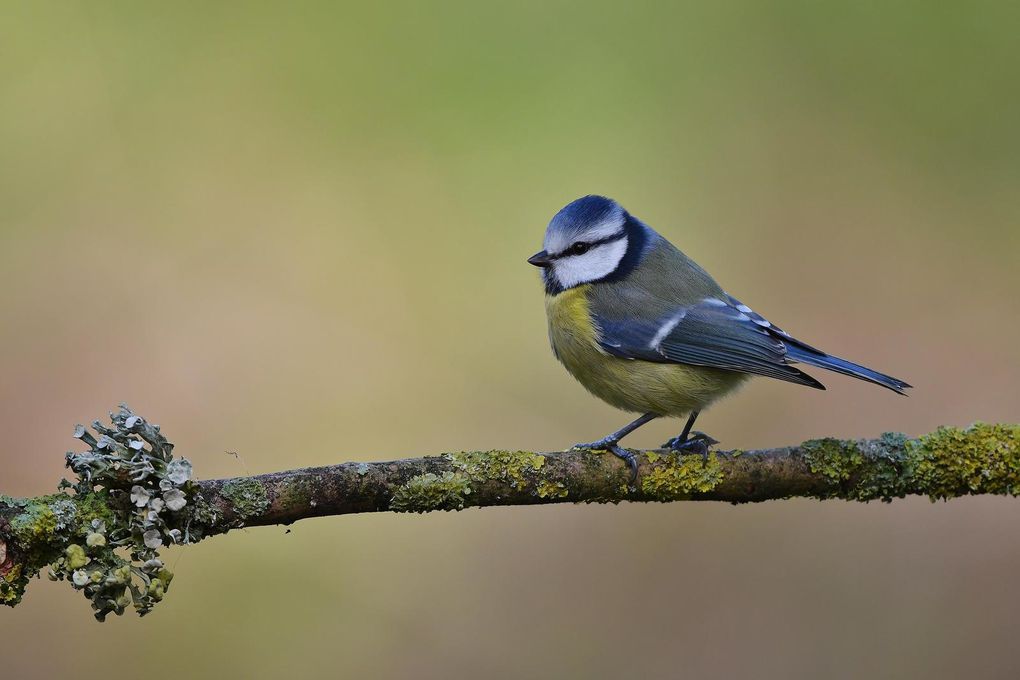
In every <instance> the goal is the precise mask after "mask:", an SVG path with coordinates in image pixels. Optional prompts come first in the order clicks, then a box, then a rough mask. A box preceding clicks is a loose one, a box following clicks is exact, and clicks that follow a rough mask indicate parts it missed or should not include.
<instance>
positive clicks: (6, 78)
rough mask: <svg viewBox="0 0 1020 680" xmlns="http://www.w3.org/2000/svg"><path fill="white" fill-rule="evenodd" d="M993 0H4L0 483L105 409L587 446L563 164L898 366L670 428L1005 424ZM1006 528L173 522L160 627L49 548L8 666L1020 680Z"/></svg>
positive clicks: (42, 481)
mask: <svg viewBox="0 0 1020 680" xmlns="http://www.w3.org/2000/svg"><path fill="white" fill-rule="evenodd" d="M1018 30H1020V10H1017V8H1016V5H1015V4H1013V3H1007V2H989V1H978V2H971V3H942V4H937V3H926V2H917V1H906V0H905V1H902V2H887V3H871V2H862V3H845V2H835V1H819V2H803V1H800V2H795V1H792V0H785V1H770V2H758V1H756V0H736V1H734V2H727V3H711V2H696V3H667V2H634V3H627V4H626V5H625V6H624V5H623V4H621V3H614V2H603V1H600V0H599V1H593V2H568V1H562V0H553V1H548V0H547V1H545V2H531V1H525V2H518V3H476V2H466V1H461V2H445V1H441V2H435V3H419V2H384V3H376V4H370V3H337V2H321V3H315V2H299V3H261V2H251V3H193V2H180V3H161V4H156V3H126V2H103V1H97V2H89V3H46V4H43V3H21V2H10V3H3V5H2V6H0V55H2V58H0V318H2V324H0V375H2V379H0V399H2V404H3V409H2V411H0V431H2V433H3V444H2V446H0V491H2V492H4V493H8V494H13V495H36V494H40V493H46V492H50V491H51V490H53V489H54V488H55V485H56V483H57V482H58V481H59V479H60V478H61V476H63V475H64V474H65V472H64V471H63V469H62V465H63V455H62V454H63V452H64V451H66V450H67V449H69V448H72V447H73V446H75V444H76V442H74V441H73V440H72V439H71V438H70V435H71V432H72V429H73V426H74V424H75V423H77V422H89V421H91V420H92V419H94V418H97V417H101V416H104V414H105V413H106V412H107V411H109V410H110V409H112V408H114V407H115V406H116V404H118V403H119V402H121V401H123V402H126V403H128V404H129V405H130V406H131V407H132V408H134V409H135V410H137V411H138V412H140V413H141V414H143V415H145V416H146V417H148V418H149V419H151V420H153V421H154V422H157V423H159V424H161V425H162V427H163V430H164V432H165V433H166V434H167V435H168V436H169V437H170V439H171V440H172V441H174V442H175V443H176V445H177V451H178V452H179V453H180V454H182V455H185V456H187V457H189V458H190V459H191V460H192V461H193V463H194V465H195V469H196V474H197V475H198V476H200V477H218V476H227V475H237V474H245V473H251V474H254V473H260V472H267V471H272V470H279V469H286V468H291V467H301V466H307V465H321V464H327V463H332V462H339V461H343V460H380V459H388V458H396V457H406V456H418V455H425V454H434V453H438V452H442V451H449V450H462V449H475V448H525V449H535V450H558V449H562V448H565V447H567V446H569V445H571V444H572V443H574V442H576V441H586V440H591V439H594V438H597V437H599V436H602V435H603V434H605V433H607V432H608V431H610V430H612V429H615V428H616V427H618V426H620V425H622V424H623V423H624V422H626V420H627V419H628V416H627V415H626V414H623V413H620V412H616V411H614V410H612V409H611V408H610V407H608V406H606V405H604V404H601V403H600V402H598V401H597V400H595V399H594V398H592V397H591V396H589V395H588V394H587V393H586V392H585V391H584V390H583V389H582V388H581V387H580V386H579V385H577V384H576V383H575V382H574V381H573V380H572V379H571V378H570V377H569V376H568V375H567V374H566V373H565V371H563V370H562V368H561V367H560V366H558V365H557V364H556V362H555V360H554V359H553V357H552V355H551V353H550V351H549V349H548V346H547V339H546V330H545V319H544V311H543V302H542V288H541V285H540V282H539V280H538V276H537V273H536V271H535V270H534V269H533V268H532V267H530V266H528V265H527V264H526V263H525V259H526V258H527V257H528V256H529V255H531V254H532V253H533V252H535V251H536V250H538V249H539V248H540V244H541V239H542V233H543V230H544V228H545V225H546V224H547V223H548V220H549V219H550V217H551V216H552V215H553V214H554V213H555V212H556V210H558V209H559V208H560V207H561V206H562V205H564V204H565V203H567V202H568V201H570V200H572V199H574V198H577V197H578V196H581V195H584V194H588V193H602V194H606V195H610V196H612V197H614V198H617V199H618V200H620V201H621V202H622V203H623V204H624V205H625V206H626V207H627V208H628V209H629V210H630V211H631V212H633V213H634V214H635V215H637V216H638V217H640V218H641V219H643V220H645V221H647V222H648V223H650V224H651V225H653V226H654V227H655V228H656V229H657V230H659V231H660V232H661V233H663V234H664V235H665V236H666V237H667V238H669V239H671V240H672V241H673V242H674V243H676V244H677V245H678V246H679V247H681V248H682V249H683V250H685V251H686V252H687V253H688V254H689V255H691V256H692V257H694V258H695V259H696V260H697V261H698V262H700V263H701V264H702V265H703V266H705V267H706V268H707V269H708V270H709V271H710V272H712V273H713V275H714V276H715V277H716V278H717V279H718V280H719V281H720V282H721V283H722V284H723V285H724V286H725V287H726V288H727V290H729V291H730V292H731V293H732V294H734V295H735V296H737V297H738V298H740V299H741V300H743V301H744V302H746V303H747V304H749V305H750V306H752V307H753V308H754V309H755V310H756V311H759V312H761V313H762V314H764V315H766V316H767V317H768V318H770V319H771V320H773V321H774V322H775V323H777V324H779V325H781V326H783V327H784V328H785V329H786V330H788V331H790V332H791V333H793V334H795V335H796V336H798V337H801V338H803V339H804V340H806V341H808V342H810V343H812V344H814V345H816V346H820V347H822V348H824V349H826V350H828V351H830V352H833V353H835V354H839V355H842V356H846V357H848V358H851V359H854V360H857V361H860V362H862V363H865V364H867V365H869V366H873V367H875V368H877V369H879V370H883V371H887V372H889V373H892V374H893V375H896V376H898V377H902V378H904V379H906V380H908V381H909V382H911V383H912V384H914V385H915V386H916V389H915V390H914V391H913V392H912V394H911V396H910V397H909V398H902V397H898V396H896V395H894V394H892V393H890V392H887V391H884V390H880V389H878V388H876V387H874V386H871V385H868V384H865V383H861V382H857V381H853V380H851V379H849V378H844V377H842V376H836V375H831V374H825V375H822V373H823V372H820V371H815V372H814V374H815V375H817V376H818V377H820V378H822V380H823V381H824V382H825V383H826V385H827V386H828V388H829V389H828V391H826V392H818V391H814V390H810V389H805V388H801V387H797V386H793V385H789V384H784V383H779V382H775V381H769V380H764V379H760V380H757V381H753V382H752V383H751V384H750V385H748V386H747V387H745V388H744V389H743V390H742V391H741V392H740V393H739V394H737V395H735V396H733V397H731V398H729V399H728V400H727V401H725V402H723V403H720V404H719V405H717V406H716V407H715V408H713V409H712V410H710V411H708V412H707V413H706V414H705V415H703V416H702V420H700V421H699V426H700V427H701V428H702V429H704V430H705V431H707V432H709V433H711V434H712V435H714V436H715V437H716V438H718V439H720V440H722V442H723V445H724V446H726V447H740V448H752V447H766V446H775V445H783V444H788V443H793V442H798V441H801V440H804V439H808V438H812V437H818V436H825V435H832V436H841V437H857V436H875V435H878V434H879V433H881V432H884V431H890V430H896V431H904V432H907V433H909V434H919V433H923V432H927V431H930V430H931V429H934V428H935V427H936V426H938V425H940V424H951V425H967V424H969V423H972V422H974V421H977V420H984V421H991V422H995V421H1004V422H1017V421H1018V420H1020V395H1018V390H1017V384H1018V382H1020V359H1018V355H1017V341H1016V338H1017V334H1018V333H1020V301H1018V300H1020V298H1018V295H1017V292H1018V285H1020V270H1018V266H1017V258H1018V252H1020V219H1018V218H1020V192H1018V190H1017V186H1018V180H1020V127H1018V125H1017V120H1020V88H1018V87H1017V82H1018V80H1020V42H1018V41H1017V40H1016V36H1017V33H1018ZM104 417H105V416H104ZM681 424H682V423H680V422H677V421H673V422H666V421H664V422H657V423H654V424H652V425H650V426H648V427H647V428H645V429H644V430H642V431H641V432H639V433H637V434H635V435H634V436H633V438H632V439H631V440H629V441H630V443H631V444H632V445H635V446H637V445H641V446H654V445H657V444H659V443H660V442H662V441H664V440H665V439H666V438H668V437H669V436H671V435H673V434H675V433H676V432H677V431H678V430H679V428H680V426H681ZM226 452H235V453H236V454H237V455H236V456H233V455H229V454H228V453H226ZM1018 517H1020V515H1018V507H1017V502H1016V501H1014V500H1011V499H1003V498H968V499H962V500H957V501H953V502H950V503H935V504H932V503H931V502H929V501H928V500H927V499H921V498H912V499H906V500H900V501H896V502H893V503H892V504H881V503H872V504H868V505H864V504H851V503H843V502H825V503H819V502H816V501H809V500H789V501H784V502H772V503H766V504H761V505H753V506H739V507H738V506H729V505H720V504H697V503H674V504H665V505H626V504H625V505H620V506H604V507H603V506H578V507H575V506H571V505H564V506H557V507H546V508H501V509H485V510H470V511H465V512H461V513H440V514H432V515H426V516H399V515H391V514H379V515H375V516H351V517H341V518H323V519H315V520H309V521H304V522H300V523H298V524H296V525H294V526H293V527H292V530H291V531H290V532H289V533H288V532H286V530H285V528H283V527H269V528H259V529H251V530H245V531H237V532H232V533H231V534H229V535H227V536H223V537H217V538H215V539H212V540H209V541H207V542H203V543H200V544H198V545H195V546H191V547H186V548H183V549H173V550H170V551H168V553H167V555H168V559H169V563H170V565H171V566H172V567H173V569H174V571H175V572H176V578H175V580H174V583H173V587H172V588H171V590H170V592H169V594H168V597H167V599H166V600H165V601H164V602H163V603H162V604H161V605H160V606H159V607H157V609H156V610H155V612H154V613H153V614H152V615H150V616H148V617H146V618H144V619H138V618H137V617H136V616H134V615H133V614H128V615H125V616H124V617H122V618H117V619H111V620H109V621H108V622H107V623H105V624H97V623H96V622H94V621H93V619H92V616H91V613H90V610H89V607H88V603H87V601H86V600H85V599H84V598H83V597H82V596H81V595H79V594H76V593H74V592H72V591H71V590H70V588H69V587H68V586H67V585H66V584H54V583H50V582H48V581H46V580H45V579H43V580H42V581H38V582H33V583H32V585H31V587H30V589H29V592H28V594H27V596H26V599H25V601H24V602H23V604H22V605H20V606H19V607H18V608H17V609H14V610H4V611H0V658H2V659H3V671H2V673H3V675H5V676H7V677H12V678H13V677H17V678H26V679H29V678H52V677H64V678H70V677H73V678H80V679H83V680H84V679H87V678H119V677H125V678H126V677H131V678H147V679H149V680H157V679H161V678H168V679H170V678H184V677H244V678H277V677H348V676H351V677H373V678H407V677H417V678H447V677H485V678H494V679H497V678H566V677H576V678H616V677H621V676H622V677H648V678H677V677H684V678H687V677H700V678H731V677H737V676H745V675H746V676H751V675H753V676H754V677H759V678H793V677H798V678H799V677H803V678H817V677H829V678H861V677H872V678H904V677H927V678H953V677H961V676H963V675H966V676H967V677H973V678H979V677H980V678H997V677H1003V678H1007V677H1016V676H1017V674H1018V673H1020V655H1018V653H1017V648H1016V642H1015V637H1016V624H1017V612H1018V610H1020V588H1018V582H1017V570H1018V564H1020V520H1018Z"/></svg>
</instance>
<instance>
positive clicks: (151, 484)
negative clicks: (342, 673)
mask: <svg viewBox="0 0 1020 680" xmlns="http://www.w3.org/2000/svg"><path fill="white" fill-rule="evenodd" d="M111 419H112V421H113V427H112V428H110V427H105V426H103V425H101V424H100V423H99V422H98V421H97V422H95V423H94V424H93V428H94V429H95V430H96V432H97V433H98V435H99V436H98V437H94V436H93V435H92V434H91V433H89V432H88V431H86V430H85V428H84V427H82V426H78V428H77V429H76V430H75V437H76V438H77V439H79V440H81V441H82V442H84V443H85V444H87V445H88V446H89V451H87V452H84V453H69V454H67V465H68V467H69V468H70V469H71V470H72V471H73V472H74V473H75V475H76V477H77V482H76V483H74V484H72V483H70V482H67V481H66V480H65V481H64V482H62V484H61V486H62V487H63V488H70V489H73V493H70V494H69V493H63V492H61V493H57V494H53V495H49V496H41V497H37V498H30V499H15V498H11V497H8V496H0V602H3V603H5V604H9V605H11V606H13V605H16V604H17V603H18V602H20V600H21V597H22V595H23V593H24V591H25V587H26V585H27V582H28V580H29V578H30V577H31V576H34V575H37V574H38V573H39V571H40V570H42V569H44V568H46V567H47V566H48V567H49V575H50V576H51V578H54V579H55V580H68V581H70V582H71V583H72V585H73V587H74V588H76V589H78V590H81V591H83V592H84V594H85V595H86V596H87V597H88V598H89V599H90V600H91V601H92V606H93V608H94V609H95V611H96V617H97V618H99V619H100V620H102V619H103V618H104V617H105V616H106V615H107V614H108V613H110V612H113V613H116V614H121V613H123V611H125V609H126V608H127V607H128V606H131V605H133V606H134V607H135V608H136V609H137V610H138V612H139V613H141V614H145V613H147V612H149V611H150V610H151V609H152V607H153V606H154V605H155V604H156V603H157V602H159V601H160V600H161V599H162V598H163V596H164V594H165V592H166V589H167V587H168V586H169V584H170V580H171V579H172V578H173V575H172V574H171V573H170V572H169V570H168V569H167V568H166V567H165V565H164V564H163V563H162V561H161V560H160V559H159V550H160V549H161V548H162V547H164V546H165V545H170V544H174V543H178V544H190V543H195V542H197V541H200V540H202V539H204V538H207V537H209V536H213V535H216V534H222V533H226V532H227V531H230V530H232V529H237V528H240V527H250V526H265V525H270V524H291V523H293V522H296V521H297V520H300V519H305V518H308V517H320V516H324V515H345V514H354V513H362V512H382V511H394V512H430V511H435V510H462V509H464V508H469V507H487V506H499V505H539V504H549V503H619V502H620V501H638V502H648V501H658V502H669V501H680V500H711V501H726V502H729V503H747V502H758V501H765V500H772V499H781V498H791V497H805V498H818V499H828V498H842V499H845V500H853V501H865V502H866V501H871V500H882V501H889V500H891V499H893V498H902V497H904V496H906V495H923V496H928V497H930V498H931V499H932V500H936V499H948V498H953V497H957V496H963V495H970V494H999V495H1008V496H1014V495H1017V494H1018V493H1020V425H986V424H980V423H979V424H976V425H974V426H972V427H970V428H968V429H965V430H963V429H958V428H950V427H943V428H939V429H938V430H936V431H935V432H933V433H931V434H928V435H925V436H923V437H920V438H916V439H911V438H908V437H907V436H906V435H902V434H894V433H887V434H884V435H882V436H881V437H879V438H877V439H862V440H839V439H817V440H812V441H807V442H804V443H803V444H800V445H798V446H791V447H784V448H778V449H761V450H752V451H739V450H737V451H717V452H713V453H711V454H709V456H708V457H707V458H705V459H703V458H701V457H700V456H684V457H679V456H677V455H676V454H675V453H672V452H667V451H663V450H651V451H636V452H635V454H636V456H637V461H638V474H637V479H636V480H635V481H634V482H633V483H632V484H630V483H629V481H630V473H629V470H628V469H627V466H626V465H625V464H624V463H623V462H622V461H621V460H620V459H618V458H617V457H615V456H613V455H611V454H608V453H600V452H587V451H566V452H554V453H535V452H531V451H474V452H462V453H447V454H442V455H439V456H430V457H425V458H406V459H402V460H396V461H390V462H380V463H343V464H339V465H331V466H326V467H317V468H304V469H299V470H290V471H287V472H276V473H271V474H265V475H257V476H253V477H234V478H231V479H218V480H206V481H194V480H192V479H191V464H190V463H189V462H188V461H187V460H186V459H183V458H174V457H173V455H172V453H171V452H172V448H173V446H172V444H170V443H169V442H168V441H167V440H166V439H165V438H164V437H163V435H162V434H161V432H160V430H159V427H158V426H155V425H150V424H149V423H148V422H147V421H146V420H145V419H143V418H141V417H139V416H136V415H135V414H134V413H132V412H131V411H130V410H128V409H127V408H126V407H121V410H120V411H119V412H117V413H115V414H111Z"/></svg>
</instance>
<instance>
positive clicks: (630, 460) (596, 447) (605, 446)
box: [571, 437, 638, 484]
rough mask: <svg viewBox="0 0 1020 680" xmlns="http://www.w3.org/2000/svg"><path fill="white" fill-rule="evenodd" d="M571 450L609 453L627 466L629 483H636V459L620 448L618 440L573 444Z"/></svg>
mask: <svg viewBox="0 0 1020 680" xmlns="http://www.w3.org/2000/svg"><path fill="white" fill-rule="evenodd" d="M571 450H572V451H609V452H610V453H611V454H613V455H614V456H616V457H617V458H622V459H623V462H625V463H626V464H627V467H629V468H630V482H629V483H630V484H633V483H634V482H636V481H637V475H638V464H637V458H636V457H635V456H634V454H633V453H631V452H630V451H628V450H627V449H625V448H623V447H622V446H620V445H619V440H617V439H613V438H612V437H606V438H604V439H600V440H598V441H597V442H592V443H590V444H574V445H573V446H572V447H571Z"/></svg>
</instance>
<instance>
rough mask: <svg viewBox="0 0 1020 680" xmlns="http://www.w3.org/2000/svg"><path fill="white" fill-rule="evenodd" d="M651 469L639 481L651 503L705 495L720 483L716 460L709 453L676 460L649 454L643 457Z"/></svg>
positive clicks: (676, 457) (673, 456)
mask: <svg viewBox="0 0 1020 680" xmlns="http://www.w3.org/2000/svg"><path fill="white" fill-rule="evenodd" d="M646 457H647V458H648V461H649V462H650V463H651V465H652V469H651V470H650V471H648V472H647V473H646V474H645V475H644V476H643V478H642V480H641V490H642V491H643V492H644V493H645V494H646V495H648V496H650V497H651V498H652V499H653V500H657V501H663V502H665V501H676V500H684V499H687V498H690V497H691V496H692V495H693V494H695V493H707V492H709V491H711V490H712V489H714V488H715V487H716V486H718V485H719V482H721V481H722V479H723V471H722V465H721V464H720V463H719V457H718V456H716V455H715V454H714V453H710V454H709V455H708V458H707V459H706V458H702V457H701V456H680V455H665V456H660V455H659V454H656V453H654V452H653V453H652V456H647V454H646Z"/></svg>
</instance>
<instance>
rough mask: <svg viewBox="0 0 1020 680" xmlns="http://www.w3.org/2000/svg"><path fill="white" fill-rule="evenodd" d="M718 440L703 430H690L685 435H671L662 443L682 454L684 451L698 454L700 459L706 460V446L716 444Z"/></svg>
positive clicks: (665, 446) (663, 446)
mask: <svg viewBox="0 0 1020 680" xmlns="http://www.w3.org/2000/svg"><path fill="white" fill-rule="evenodd" d="M718 443H719V440H717V439H714V438H712V437H710V436H708V435H707V434H705V433H704V432H691V433H690V434H689V435H687V437H684V438H681V437H673V438H672V439H670V440H669V441H668V442H666V443H665V444H663V445H662V448H664V449H670V450H672V451H676V452H677V453H679V454H681V455H683V454H685V453H693V454H700V455H701V457H702V459H703V460H705V461H707V460H708V448H709V447H710V446H712V445H713V444H718Z"/></svg>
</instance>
